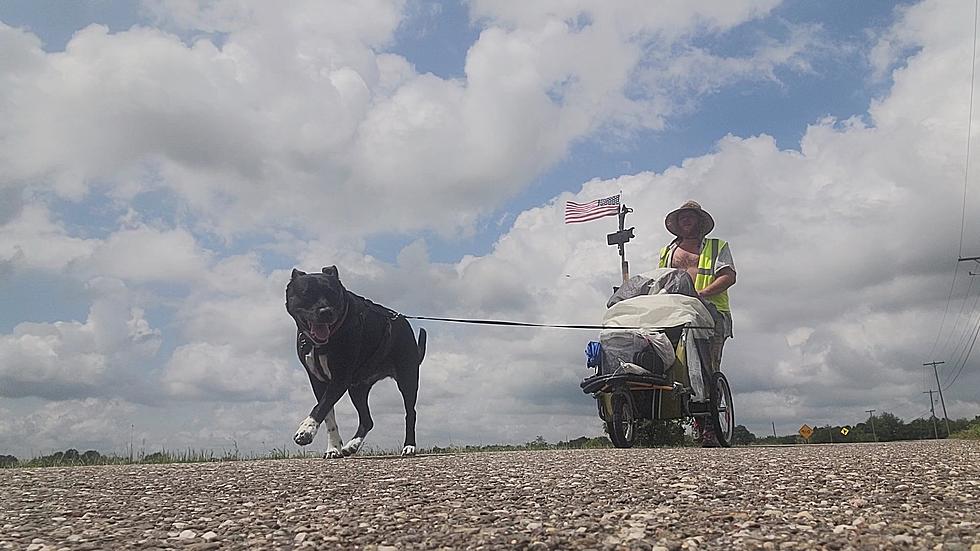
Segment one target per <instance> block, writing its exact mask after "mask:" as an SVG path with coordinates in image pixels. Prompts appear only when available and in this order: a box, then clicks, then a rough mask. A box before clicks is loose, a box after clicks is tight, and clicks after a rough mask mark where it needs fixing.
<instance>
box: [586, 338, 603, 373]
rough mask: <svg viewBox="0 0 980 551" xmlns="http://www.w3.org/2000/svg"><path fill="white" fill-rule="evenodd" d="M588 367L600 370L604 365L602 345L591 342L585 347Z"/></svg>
mask: <svg viewBox="0 0 980 551" xmlns="http://www.w3.org/2000/svg"><path fill="white" fill-rule="evenodd" d="M585 357H586V359H587V361H586V365H587V366H588V367H595V368H598V367H599V366H600V365H601V364H602V345H601V344H599V343H598V342H596V341H590V342H589V345H588V346H586V347H585Z"/></svg>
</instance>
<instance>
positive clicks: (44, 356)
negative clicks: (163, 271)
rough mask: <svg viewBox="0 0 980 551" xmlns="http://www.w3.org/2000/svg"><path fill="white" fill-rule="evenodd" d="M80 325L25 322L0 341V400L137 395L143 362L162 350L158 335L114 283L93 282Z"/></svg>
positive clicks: (76, 323)
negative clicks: (90, 300) (89, 304)
mask: <svg viewBox="0 0 980 551" xmlns="http://www.w3.org/2000/svg"><path fill="white" fill-rule="evenodd" d="M89 288H90V290H91V291H92V292H93V294H94V295H95V300H94V302H93V304H92V307H91V309H90V310H89V315H88V318H87V319H86V320H85V322H84V323H82V322H77V321H71V322H65V321H58V322H54V323H32V322H23V323H20V324H18V325H17V326H16V327H14V330H13V332H12V333H11V334H8V335H0V395H3V396H7V397H14V398H16V397H24V396H39V397H43V398H48V399H52V400H59V399H66V398H73V397H86V396H118V395H120V394H130V395H132V396H137V395H139V394H140V392H141V381H140V378H141V376H142V374H141V373H140V371H141V362H144V361H146V360H147V359H149V358H151V357H153V355H155V354H156V352H157V350H158V348H159V346H160V331H159V330H157V329H154V328H152V327H151V326H150V325H149V323H148V322H147V321H146V319H145V317H144V311H143V309H142V308H140V307H139V306H135V303H134V298H133V297H132V295H131V293H130V292H129V291H128V290H127V289H126V287H125V286H124V285H123V284H122V283H121V282H120V281H118V280H110V279H104V278H100V279H95V280H93V281H92V282H91V283H90V285H89Z"/></svg>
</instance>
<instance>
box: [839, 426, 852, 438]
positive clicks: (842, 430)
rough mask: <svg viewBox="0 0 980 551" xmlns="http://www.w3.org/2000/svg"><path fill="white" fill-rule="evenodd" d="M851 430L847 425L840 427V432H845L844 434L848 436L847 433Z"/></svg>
mask: <svg viewBox="0 0 980 551" xmlns="http://www.w3.org/2000/svg"><path fill="white" fill-rule="evenodd" d="M849 432H851V431H850V430H848V428H847V427H841V428H840V433H841V434H843V435H844V436H847V433H849Z"/></svg>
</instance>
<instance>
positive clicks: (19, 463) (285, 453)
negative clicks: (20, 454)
mask: <svg viewBox="0 0 980 551" xmlns="http://www.w3.org/2000/svg"><path fill="white" fill-rule="evenodd" d="M608 447H611V444H610V443H609V440H608V439H606V438H588V439H587V438H584V437H583V438H581V439H576V440H572V441H570V442H559V443H557V444H549V443H547V442H545V441H544V440H543V439H540V438H539V439H537V440H535V441H533V442H527V443H525V444H490V445H481V446H448V447H439V446H433V447H431V448H419V449H418V450H417V453H418V454H420V455H421V454H424V455H440V454H456V453H478V452H503V451H527V450H555V449H576V448H608ZM322 454H323V450H318V451H305V450H298V451H295V450H291V449H289V448H287V447H286V446H285V445H283V447H282V448H273V449H271V450H269V451H268V452H265V453H242V452H240V451H239V449H238V445H237V443H236V444H235V445H234V447H232V448H230V449H222V450H211V449H205V450H201V449H193V448H186V449H183V450H166V449H161V450H160V451H158V452H153V453H150V454H146V453H145V451H143V450H141V451H140V452H139V453H137V454H133V453H130V454H129V455H124V456H120V455H102V454H100V453H98V452H96V451H94V450H90V451H87V452H85V453H82V454H80V453H78V451H77V450H74V449H69V450H65V451H64V452H56V453H54V454H51V455H46V456H42V457H35V458H33V459H27V460H17V458H15V457H13V456H9V455H0V468H34V467H77V466H84V465H145V464H163V463H215V462H223V461H258V460H283V459H308V458H319V457H321V456H322ZM400 454H401V450H400V449H399V450H385V449H377V448H371V447H365V448H362V449H361V451H360V453H359V455H372V456H397V455H400Z"/></svg>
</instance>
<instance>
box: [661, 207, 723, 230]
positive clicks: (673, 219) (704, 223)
mask: <svg viewBox="0 0 980 551" xmlns="http://www.w3.org/2000/svg"><path fill="white" fill-rule="evenodd" d="M682 210H690V211H693V212H694V213H695V214H697V215H698V216H699V217H700V218H701V231H700V234H701V235H702V236H705V235H708V233H710V232H711V230H713V229H714V227H715V219H714V218H712V217H711V215H710V214H708V211H706V210H704V209H703V208H701V205H699V204H698V203H697V202H696V201H687V202H686V203H684V204H683V205H681V206H680V207H679V208H677V209H676V210H673V211H671V212H670V213H669V214H667V218H665V219H664V225H665V226H667V231H669V232H670V233H672V234H674V235H676V236H678V237H680V235H681V234H680V233H678V227H677V215H679V214H680V213H681V211H682Z"/></svg>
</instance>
